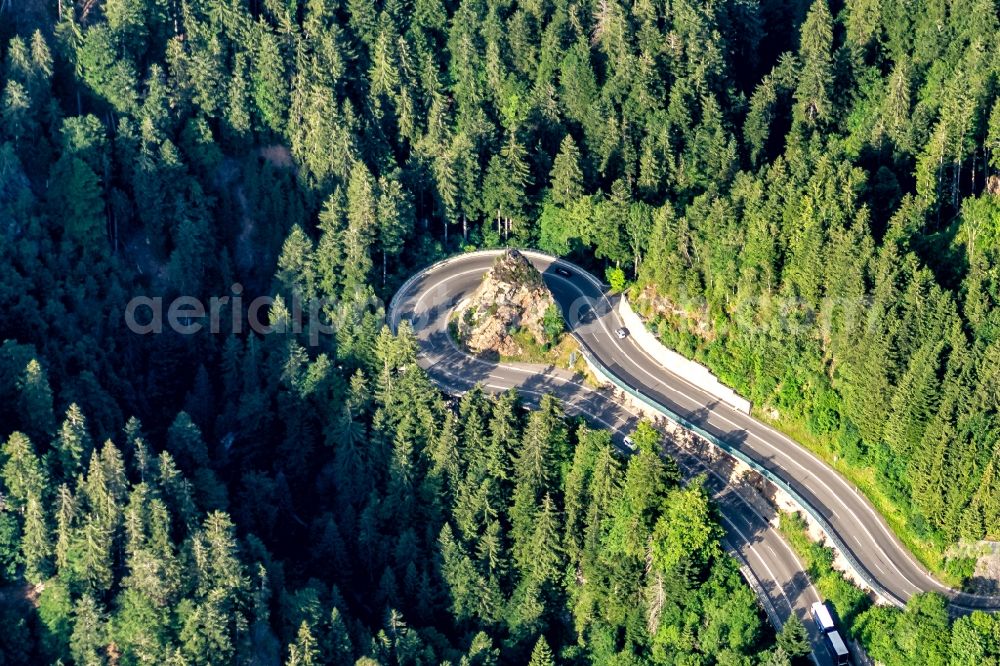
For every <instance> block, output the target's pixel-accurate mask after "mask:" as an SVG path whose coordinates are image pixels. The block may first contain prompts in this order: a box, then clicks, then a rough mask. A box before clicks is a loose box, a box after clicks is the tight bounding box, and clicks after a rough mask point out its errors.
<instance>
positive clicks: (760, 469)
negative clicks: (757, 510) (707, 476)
mask: <svg viewBox="0 0 1000 666" xmlns="http://www.w3.org/2000/svg"><path fill="white" fill-rule="evenodd" d="M580 348H581V352H582V353H583V355H584V356H585V357H587V359H588V361H589V362H591V363H594V364H595V365H596V366H597V367H599V368H602V369H603V370H604V374H605V375H606V376H607V377H608V378H609V379H610V380H611V383H612V384H614V385H615V386H616V387H617V388H619V389H621V390H622V391H625V392H626V393H628V394H629V395H630V396H632V397H633V398H635V399H636V400H639V401H640V402H643V403H645V404H646V405H648V406H649V407H651V408H652V409H654V410H656V411H658V412H660V413H661V414H663V416H665V417H666V418H668V419H670V420H671V421H673V422H674V423H676V424H678V425H679V426H681V427H682V428H685V429H686V430H690V431H691V432H693V433H695V434H696V435H698V436H699V437H701V438H703V439H705V440H707V441H709V442H710V443H711V444H713V445H715V446H717V447H718V448H720V449H722V450H723V451H725V452H726V453H727V454H728V455H730V456H732V457H733V458H736V459H737V460H739V461H740V462H742V463H744V464H745V465H747V466H748V467H750V468H751V469H753V470H754V471H755V472H757V473H758V474H760V475H761V476H763V477H764V478H765V479H767V480H768V481H770V482H771V483H773V484H774V485H776V486H777V487H778V488H780V489H781V490H783V491H785V492H786V493H788V495H789V496H790V497H791V498H792V500H794V501H795V503H796V504H798V505H799V506H800V507H801V508H802V510H803V511H805V512H806V513H808V514H809V515H810V517H812V518H813V520H815V521H816V522H817V523H818V524H819V526H820V528H821V529H822V530H823V532H824V533H825V534H826V535H827V537H828V538H829V539H830V540H831V541H832V542H833V545H834V546H835V547H836V548H837V549H838V550H839V551H840V552H841V554H842V555H843V556H844V558H845V559H846V560H847V563H848V565H849V566H850V567H851V569H852V570H853V571H854V573H855V574H857V575H858V577H859V578H861V579H862V580H863V581H864V582H865V584H866V585H868V586H869V587H870V588H871V589H872V590H874V591H875V592H877V593H878V594H880V595H881V596H883V597H884V598H886V599H888V600H889V601H891V602H892V603H894V604H896V605H897V606H899V607H901V608H902V607H903V606H905V605H906V603H905V602H904V601H903V600H902V599H900V598H898V597H897V596H896V595H894V594H893V593H891V592H889V591H888V590H887V589H886V588H884V587H883V586H882V585H881V584H879V583H878V582H876V581H875V579H874V578H873V577H872V576H871V575H869V573H868V571H867V569H865V568H864V567H863V566H862V565H861V563H860V562H859V561H858V560H857V558H856V557H854V554H853V553H852V552H851V551H850V549H849V548H847V544H845V543H844V541H843V540H842V539H841V538H840V536H839V535H838V534H837V532H836V531H835V530H834V529H833V526H832V525H831V524H830V523H829V521H827V519H826V518H825V517H824V516H823V515H822V514H821V513H820V512H819V511H817V510H816V508H815V507H813V506H812V504H810V503H809V502H808V501H807V500H806V499H805V498H804V497H802V495H800V494H799V493H798V492H797V491H796V490H795V489H794V488H792V486H791V485H790V484H789V483H788V482H787V481H785V480H784V479H782V478H781V477H780V476H778V475H776V474H774V473H773V472H772V471H771V470H769V469H767V468H766V467H764V466H763V465H761V464H759V463H758V462H756V461H755V460H754V459H753V458H751V457H749V456H748V455H746V454H745V453H743V452H742V451H740V450H739V449H737V448H735V447H734V446H732V445H731V444H729V443H727V442H726V441H725V440H723V439H721V438H719V437H716V436H715V435H713V434H712V433H710V432H708V431H707V430H705V429H704V428H702V427H701V426H699V425H697V424H695V423H693V422H692V421H690V420H688V419H687V418H685V417H683V416H681V415H680V414H678V413H677V412H675V411H674V410H672V409H670V408H669V407H667V406H665V405H662V404H660V403H659V402H657V401H656V400H653V399H652V398H650V397H648V396H646V395H645V394H643V393H641V392H640V391H637V390H635V389H633V388H632V387H630V386H629V385H628V384H626V383H625V382H624V381H622V380H621V379H620V378H619V377H617V376H615V374H614V373H613V372H611V371H610V370H608V368H606V367H605V366H604V365H603V364H601V363H600V362H599V361H597V360H596V359H594V358H593V356H592V355H591V354H590V352H589V351H587V350H586V349H585V348H584V347H583V345H582V344H581V346H580Z"/></svg>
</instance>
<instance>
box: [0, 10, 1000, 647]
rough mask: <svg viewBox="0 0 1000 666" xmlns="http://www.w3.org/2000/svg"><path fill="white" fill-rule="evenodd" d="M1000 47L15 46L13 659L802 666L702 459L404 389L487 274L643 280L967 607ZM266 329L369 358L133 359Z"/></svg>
mask: <svg viewBox="0 0 1000 666" xmlns="http://www.w3.org/2000/svg"><path fill="white" fill-rule="evenodd" d="M998 28H1000V24H998V17H997V9H996V7H995V6H994V3H992V2H988V1H987V0H963V1H962V2H958V1H951V0H927V1H926V2H919V3H913V2H908V1H906V0H881V1H880V2H871V1H870V0H845V1H843V2H839V1H838V2H832V3H829V2H827V0H815V1H814V2H808V1H805V0H802V1H791V2H789V1H786V0H635V1H634V2H624V1H623V0H599V1H595V2H590V1H585V2H576V1H574V2H571V1H570V0H524V1H523V2H514V1H513V0H378V1H372V0H305V1H304V2H300V1H298V0H285V1H284V2H279V1H278V0H253V1H252V2H243V1H242V0H185V1H184V2H175V1H173V0H86V1H84V0H80V1H73V0H62V1H61V2H58V3H42V2H37V1H33V0H32V1H28V2H18V3H6V4H4V5H2V6H0V56H2V67H0V83H2V86H0V340H2V341H3V343H2V346H0V441H2V442H3V443H4V444H3V447H2V453H0V469H2V473H0V581H2V587H0V607H2V610H3V613H4V618H3V622H2V625H3V626H4V627H5V629H6V628H9V630H7V631H4V632H2V633H0V646H2V649H0V656H2V658H3V659H5V660H6V661H8V662H10V663H17V662H25V661H27V662H35V661H39V660H44V661H53V660H55V659H63V660H64V661H65V662H69V661H72V662H74V663H88V664H89V663H105V662H122V663H139V662H152V663H173V664H181V663H203V662H204V663H208V662H212V663H229V662H231V661H251V660H252V659H251V657H250V655H253V656H254V659H258V660H260V661H265V662H268V663H273V662H276V661H287V662H289V663H294V664H308V663H321V662H334V663H336V662H346V663H352V662H354V661H355V660H357V659H361V660H362V663H366V662H364V660H365V659H367V660H369V661H368V662H367V663H371V662H373V661H374V662H375V663H386V664H389V663H400V664H410V663H437V662H438V661H441V660H450V661H451V662H452V663H468V664H488V663H493V662H494V661H497V660H499V661H500V662H503V663H527V662H529V661H530V662H531V663H533V664H548V663H553V660H557V661H559V662H560V663H562V662H566V663H586V662H595V663H645V662H651V663H678V662H680V661H682V660H686V661H684V663H713V662H718V663H746V661H747V660H751V661H752V660H758V661H760V660H764V659H769V660H771V663H781V660H782V659H785V660H787V658H788V657H789V656H790V655H789V654H788V650H786V649H785V647H784V646H779V647H780V650H779V649H778V648H773V647H772V641H771V634H770V633H769V631H768V630H767V629H766V628H764V627H763V625H762V624H761V618H760V617H759V615H758V612H757V610H756V608H755V606H754V602H753V598H752V595H751V594H750V592H749V590H748V588H746V587H745V585H743V583H742V582H741V581H740V579H739V576H738V573H737V572H736V571H735V569H734V565H733V562H732V561H731V560H730V559H729V558H728V557H727V556H725V555H724V554H723V553H722V551H721V547H720V540H719V539H720V532H719V531H718V523H717V522H716V520H715V518H714V514H713V509H712V506H711V502H710V501H709V500H708V498H706V497H705V495H704V491H702V490H701V489H700V488H699V487H698V485H697V483H695V484H692V485H687V486H685V485H682V484H680V483H679V479H678V477H677V474H676V469H675V468H674V467H673V466H672V465H671V463H670V461H662V460H660V459H659V458H657V457H656V456H654V455H652V454H651V453H646V452H644V453H642V454H639V455H638V456H635V457H633V458H630V459H629V460H628V461H627V462H625V461H622V460H619V459H617V458H616V457H615V456H613V455H612V454H611V449H610V443H609V440H608V436H607V434H606V433H602V432H599V431H594V430H590V429H588V428H586V427H585V426H583V425H582V424H580V423H577V422H575V421H574V420H572V419H566V418H565V416H564V415H563V414H562V413H561V411H560V408H559V406H558V405H557V404H554V403H546V404H543V405H541V407H540V409H538V410H535V411H532V412H530V413H523V410H521V408H520V406H519V404H518V402H517V399H516V397H514V396H503V397H500V398H488V397H486V396H484V395H481V394H479V393H475V394H471V395H469V396H466V397H465V398H463V399H462V400H461V401H460V402H459V403H458V404H452V403H451V402H449V401H448V400H447V399H446V398H445V397H444V396H442V395H440V394H438V393H437V392H436V391H435V390H434V389H433V387H432V386H431V385H430V384H429V383H428V379H427V377H426V376H425V375H423V374H422V372H420V371H418V370H417V369H416V368H415V366H414V365H413V364H412V363H409V364H408V361H412V358H413V354H414V342H413V340H412V338H410V337H408V336H407V335H405V334H404V335H401V336H400V337H399V338H394V337H393V336H391V335H389V334H388V333H386V332H385V331H384V330H383V329H382V324H383V317H384V311H383V310H382V308H381V307H380V305H379V300H380V299H381V300H388V298H389V297H390V296H391V295H392V293H393V292H394V291H395V289H396V287H398V286H399V285H400V284H401V283H402V282H403V281H404V280H405V279H406V278H407V277H408V276H409V275H410V274H412V273H413V272H414V270H416V269H417V268H419V267H421V266H424V265H426V264H428V263H429V262H431V261H433V260H436V259H438V258H441V257H444V256H447V255H449V254H452V253H455V252H459V251H462V250H464V249H469V248H481V247H496V246H502V245H511V246H521V247H536V248H539V249H541V250H545V251H548V252H552V253H555V254H559V255H563V256H568V257H571V258H573V259H574V260H575V261H578V262H580V263H581V264H583V265H585V266H587V267H588V268H591V269H593V270H595V271H596V272H598V273H599V274H605V270H606V269H609V272H608V273H607V275H608V276H609V277H610V278H612V281H613V282H614V285H615V287H616V288H626V287H629V286H631V287H632V290H631V292H630V294H631V295H633V296H638V297H640V300H643V299H645V305H644V307H647V309H651V310H652V311H658V312H661V313H666V314H662V315H661V316H659V317H658V318H656V319H655V320H654V322H653V323H654V325H655V326H656V327H657V328H658V331H659V333H660V334H661V336H662V337H664V338H665V340H666V341H667V342H668V343H669V344H671V345H672V346H674V347H676V348H678V349H679V350H681V351H683V352H684V353H687V354H689V355H692V356H696V357H698V358H700V359H701V360H703V361H704V362H706V363H707V364H708V365H710V366H711V367H712V369H713V370H714V371H716V372H717V374H719V375H720V377H722V378H723V379H725V380H726V381H727V382H729V383H731V384H732V385H733V386H735V387H736V388H737V389H739V390H740V391H741V392H743V393H745V394H746V395H747V396H748V397H750V398H751V399H752V400H753V401H754V403H755V405H757V407H758V408H759V409H760V410H761V411H762V413H766V414H775V415H777V417H778V418H779V419H780V422H781V423H782V425H784V426H787V427H789V428H794V429H795V430H796V432H799V433H801V434H803V435H804V436H808V437H810V438H815V439H816V441H818V442H819V443H820V446H821V447H823V448H825V450H826V451H827V452H828V454H829V455H830V456H831V457H832V458H836V459H837V460H839V461H843V464H846V465H847V466H849V467H850V468H851V469H854V470H860V472H861V473H862V474H870V476H871V478H872V479H873V481H872V487H871V488H870V489H869V490H871V492H873V493H878V495H879V499H880V500H884V501H885V506H886V507H888V508H889V509H891V510H892V511H893V512H894V513H898V514H899V515H901V516H902V519H901V521H900V524H898V525H896V527H897V528H898V529H899V530H900V531H901V533H902V534H903V536H904V537H906V538H907V540H908V543H910V544H911V545H913V544H917V545H919V546H920V552H921V554H922V556H923V557H925V559H927V558H929V560H930V561H928V564H929V565H930V566H934V567H935V568H937V569H939V570H940V569H942V568H943V567H944V566H945V565H943V564H942V558H943V553H944V552H945V550H946V549H947V547H948V546H949V545H951V544H953V543H955V542H958V541H960V540H966V541H977V540H981V539H985V538H992V539H997V538H1000V448H998V445H997V440H998V437H997V430H998V424H997V410H998V404H997V403H998V400H1000V391H998V390H997V387H996V384H997V382H998V381H1000V375H998V370H1000V342H998V339H997V338H998V331H1000V326H998V323H1000V309H998V302H1000V278H998V274H997V262H998V258H1000V257H998V253H1000V233H998V222H1000V200H998V199H997V197H998V196H1000V180H998V174H997V172H998V170H1000V151H998V150H997V148H998V146H997V144H998V142H1000V105H998V103H997V99H998V96H997V76H998V70H997V63H1000V58H998V57H997V56H998V54H997V52H996V51H997V48H1000V47H998V45H1000V39H998ZM237 289H238V290H239V292H240V293H241V294H243V295H244V297H245V299H244V300H245V301H246V302H249V300H250V299H252V298H253V297H256V296H265V295H266V296H271V297H273V298H274V299H275V302H274V305H273V307H271V308H270V309H269V311H268V317H270V318H271V320H272V321H276V322H280V321H282V320H283V319H284V318H285V317H287V316H289V313H290V312H291V311H292V310H293V308H292V307H291V305H290V304H292V303H293V302H294V301H295V299H318V300H322V302H324V303H325V304H326V305H325V306H324V307H325V312H324V315H325V316H326V317H327V318H328V319H329V320H331V321H335V322H337V323H338V325H337V326H336V327H335V328H336V333H335V334H332V335H325V336H322V337H321V338H320V339H319V340H318V341H314V340H311V339H309V337H308V336H306V335H303V334H301V333H299V332H295V331H294V330H286V331H285V332H284V333H280V334H273V335H267V336H260V335H256V334H254V333H252V332H247V331H245V330H244V331H239V332H238V331H236V330H234V329H233V328H232V327H229V326H224V327H222V329H221V330H220V331H218V332H217V333H213V332H211V331H203V332H202V333H200V334H198V335H181V334H178V333H177V332H175V331H166V332H164V333H162V334H159V335H150V336H142V335H136V334H135V333H133V332H132V331H130V330H129V329H128V327H127V326H126V325H125V322H124V312H125V309H126V305H127V303H128V302H129V301H130V300H131V299H133V298H135V297H141V296H145V297H167V298H173V297H175V296H191V297H195V298H201V299H206V298H208V297H211V296H214V295H226V294H230V295H231V294H234V293H236V291H237ZM230 307H232V306H230ZM225 314H232V312H230V311H226V313H225ZM230 319H231V318H227V317H223V318H222V321H230ZM531 452H534V453H531ZM529 455H535V456H537V459H540V460H544V465H531V464H529V460H528V459H527V458H526V457H525V456H529ZM678 503H682V504H683V505H684V507H686V510H685V512H680V511H677V510H676V508H677V505H678ZM692 507H693V508H694V509H697V511H696V515H695V516H694V518H696V519H697V521H698V524H699V525H700V526H702V527H704V529H705V533H706V534H707V536H706V538H705V539H704V540H703V542H702V544H701V547H699V548H694V549H680V550H678V549H677V548H675V547H674V546H673V544H674V543H675V542H674V541H672V540H671V539H674V538H678V539H679V538H680V537H679V536H678V535H677V534H676V531H677V529H678V527H677V524H676V523H675V522H674V521H673V520H672V518H671V517H672V516H677V515H680V514H686V513H687V512H689V511H691V510H692ZM685 520H692V518H691V517H690V516H686V517H685ZM650 535H657V537H658V539H659V538H660V537H662V544H663V547H662V548H657V549H654V550H652V551H651V552H650V553H647V554H644V553H643V552H642V547H641V544H643V543H644V542H645V540H646V539H647V538H649V537H650ZM526 553H532V554H533V555H534V554H536V553H537V554H539V556H538V557H534V556H533V557H528V556H527V555H526ZM646 555H648V556H649V557H648V558H647V557H646ZM647 560H648V561H647ZM965 564H967V563H962V562H959V563H958V565H957V566H956V568H954V570H952V571H951V574H952V575H953V576H954V577H955V578H956V579H959V578H961V577H963V576H966V575H967V574H968V573H969V572H968V571H967V570H966V568H965ZM581 581H582V582H581ZM612 590H614V594H612V593H611V591H612ZM623 590H624V592H623ZM657 600H666V601H663V603H660V602H659V601H657ZM933 603H935V602H927V604H928V605H927V606H919V605H918V607H917V608H916V609H915V610H913V611H912V613H911V614H910V615H906V616H905V617H903V619H901V620H900V619H898V618H895V616H890V615H889V612H888V611H887V612H886V613H887V615H886V617H882V616H873V617H874V619H872V620H870V623H869V624H868V625H866V627H867V629H865V631H867V632H869V633H868V634H864V635H865V636H874V635H875V633H876V632H875V628H878V627H895V626H897V625H898V626H901V627H909V626H911V625H912V624H913V622H912V621H911V620H912V617H911V616H916V617H924V616H927V615H931V613H930V611H929V610H928V608H929V607H930V605H931V604H933ZM931 610H934V614H933V616H934V617H935V618H937V617H938V616H939V614H937V610H936V609H931ZM921 614H923V615H921ZM935 622H937V620H936V619H935ZM935 626H937V625H935ZM984 626H986V624H985V623H984V621H983V620H981V619H980V618H978V617H977V618H976V619H975V620H968V621H965V622H964V623H962V624H961V625H958V624H956V625H955V628H954V631H955V632H956V633H955V636H958V637H959V638H954V640H962V641H965V643H963V645H966V644H971V643H970V641H972V640H973V639H972V638H970V636H973V635H975V636H977V637H980V638H981V637H982V636H984V635H986V634H988V633H989V631H992V629H988V628H987V629H982V627H984ZM976 632H979V633H976ZM934 635H935V636H937V637H938V638H939V639H940V640H941V641H944V640H945V639H944V638H942V636H944V632H937V633H936V634H934ZM874 640H875V639H872V641H874ZM976 640H979V638H976ZM984 640H985V639H984ZM876 642H877V641H876ZM879 645H881V648H878V647H877V648H876V649H877V650H878V649H881V650H882V652H879V653H878V654H891V653H892V651H893V650H894V649H895V648H894V647H893V645H891V644H889V643H887V642H885V641H882V643H880V644H879ZM990 649H992V648H989V646H987V647H985V648H983V649H982V651H981V652H979V653H975V654H982V655H987V654H989V650H990ZM962 654H972V653H968V652H962ZM963 663H965V662H963ZM969 663H979V662H977V661H973V662H969Z"/></svg>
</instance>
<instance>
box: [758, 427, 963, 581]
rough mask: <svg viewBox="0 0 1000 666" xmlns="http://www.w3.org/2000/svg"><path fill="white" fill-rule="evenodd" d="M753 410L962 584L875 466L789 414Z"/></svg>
mask: <svg viewBox="0 0 1000 666" xmlns="http://www.w3.org/2000/svg"><path fill="white" fill-rule="evenodd" d="M753 412H754V414H753V415H754V417H755V418H757V419H759V420H761V421H763V422H764V423H767V424H768V425H770V426H772V427H774V428H776V429H777V430H779V431H781V432H782V433H784V434H786V435H788V436H789V437H791V438H792V439H794V440H795V441H796V442H798V443H800V444H802V446H804V447H806V448H807V449H809V450H810V451H812V452H813V453H815V454H816V455H817V456H819V457H820V458H821V459H822V460H823V461H825V462H826V463H827V464H828V465H830V466H831V467H833V468H834V469H835V470H837V472H839V473H840V474H841V475H842V476H843V477H844V478H845V479H847V480H848V481H849V482H850V483H851V484H852V485H854V486H855V487H856V488H857V489H858V490H859V491H860V492H861V493H862V494H863V495H864V496H865V497H866V498H868V501H869V502H871V503H872V506H874V507H875V510H876V511H878V512H879V513H880V514H881V515H882V517H883V518H885V521H886V523H887V524H888V525H889V529H891V530H892V531H893V533H894V534H895V535H896V536H897V537H899V540H900V541H902V542H903V545H905V546H906V547H907V548H908V549H909V550H910V552H911V553H913V555H914V556H915V557H916V558H917V559H918V560H919V561H920V563H921V564H923V565H924V566H925V567H926V568H927V569H928V570H929V571H930V572H931V573H933V574H934V575H935V576H937V577H938V578H939V579H940V580H941V582H943V583H944V584H946V585H951V586H953V587H959V586H961V584H962V582H963V581H962V580H961V577H960V576H956V575H955V574H954V573H953V572H952V571H951V570H949V568H948V567H947V564H948V561H947V559H946V558H945V556H944V553H943V552H942V550H941V546H940V545H939V544H938V543H937V542H935V541H933V540H930V539H927V538H925V537H922V536H921V535H919V534H917V532H916V531H915V530H914V529H913V527H912V525H911V524H910V521H909V520H908V518H907V515H906V513H905V512H904V511H903V509H902V508H900V506H899V505H898V504H896V503H895V502H893V501H892V500H891V499H890V498H889V497H888V496H887V495H886V494H885V492H884V491H883V490H882V489H881V488H880V487H879V485H878V483H877V482H876V480H875V473H874V470H873V469H872V468H871V467H866V466H857V465H853V464H850V463H848V462H847V461H846V460H845V459H844V458H842V457H840V456H838V455H837V453H836V450H835V448H834V443H833V441H832V439H831V438H830V437H823V436H817V435H814V434H812V433H811V432H809V430H808V429H807V428H806V426H805V424H804V423H802V422H801V421H798V420H795V419H788V418H778V419H772V418H769V417H768V416H767V414H765V413H763V412H762V410H758V409H756V408H755V409H754V410H753Z"/></svg>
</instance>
